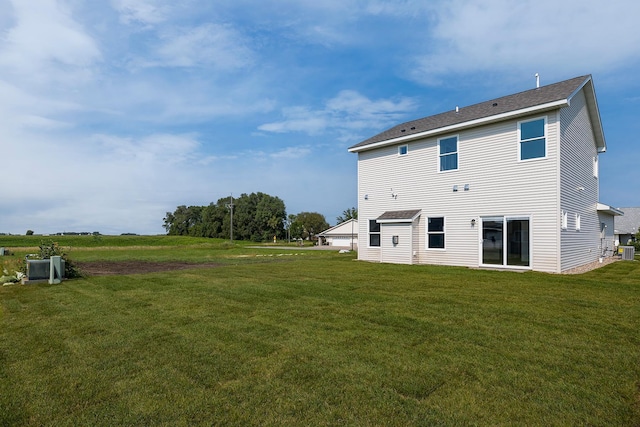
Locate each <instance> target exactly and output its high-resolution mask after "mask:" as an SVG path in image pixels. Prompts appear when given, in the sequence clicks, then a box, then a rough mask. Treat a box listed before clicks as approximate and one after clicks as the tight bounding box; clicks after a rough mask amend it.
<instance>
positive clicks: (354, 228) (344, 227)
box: [318, 218, 358, 236]
mask: <svg viewBox="0 0 640 427" xmlns="http://www.w3.org/2000/svg"><path fill="white" fill-rule="evenodd" d="M350 234H358V220H357V219H353V218H352V219H348V220H347V221H345V222H341V223H340V224H337V225H334V226H333V227H330V228H327V229H326V230H324V231H323V232H322V233H318V236H335V235H350Z"/></svg>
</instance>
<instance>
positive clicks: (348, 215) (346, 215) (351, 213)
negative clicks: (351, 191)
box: [336, 208, 358, 224]
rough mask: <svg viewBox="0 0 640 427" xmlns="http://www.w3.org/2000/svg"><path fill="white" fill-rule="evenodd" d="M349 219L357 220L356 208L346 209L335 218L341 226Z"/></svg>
mask: <svg viewBox="0 0 640 427" xmlns="http://www.w3.org/2000/svg"><path fill="white" fill-rule="evenodd" d="M350 219H358V209H356V208H347V209H345V210H344V211H342V215H340V216H339V217H337V218H336V221H337V222H338V224H341V223H343V222H345V221H349V220H350Z"/></svg>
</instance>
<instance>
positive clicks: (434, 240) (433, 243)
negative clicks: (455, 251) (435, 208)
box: [427, 216, 444, 249]
mask: <svg viewBox="0 0 640 427" xmlns="http://www.w3.org/2000/svg"><path fill="white" fill-rule="evenodd" d="M427 247H428V248H429V249H444V217H442V216H439V217H429V219H428V224H427Z"/></svg>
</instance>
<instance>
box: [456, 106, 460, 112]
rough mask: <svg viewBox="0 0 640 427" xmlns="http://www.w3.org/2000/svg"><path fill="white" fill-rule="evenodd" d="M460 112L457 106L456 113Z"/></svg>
mask: <svg viewBox="0 0 640 427" xmlns="http://www.w3.org/2000/svg"><path fill="white" fill-rule="evenodd" d="M458 111H460V110H459V109H458V106H457V105H456V113H457V112H458Z"/></svg>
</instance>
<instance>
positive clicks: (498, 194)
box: [349, 76, 622, 273]
mask: <svg viewBox="0 0 640 427" xmlns="http://www.w3.org/2000/svg"><path fill="white" fill-rule="evenodd" d="M349 151H350V152H353V153H357V154H358V215H359V218H360V227H359V236H360V238H361V240H362V243H361V244H360V246H359V248H358V258H359V259H361V260H367V261H380V262H393V263H406V264H442V265H459V266H467V267H493V268H505V269H514V270H537V271H546V272H554V273H559V272H563V271H566V270H569V269H572V268H576V267H579V266H581V265H584V264H587V263H590V262H593V261H596V260H598V258H599V257H601V256H604V255H611V254H612V253H613V246H614V237H613V218H614V216H616V215H621V214H622V212H621V211H620V210H618V209H615V208H612V207H610V206H607V205H604V204H601V203H598V191H599V188H598V187H599V186H598V174H599V171H598V163H599V162H598V156H599V154H601V153H604V152H605V151H606V142H605V137H604V133H603V130H602V124H601V120H600V112H599V110H598V104H597V100H596V94H595V90H594V87H593V81H592V78H591V76H582V77H576V78H573V79H570V80H566V81H562V82H559V83H555V84H551V85H548V86H543V87H539V88H536V89H532V90H528V91H525V92H520V93H517V94H514V95H509V96H505V97H502V98H498V99H494V100H491V101H487V102H482V103H479V104H475V105H471V106H469V107H464V108H459V109H458V108H457V107H456V109H455V110H452V111H448V112H445V113H442V114H438V115H435V116H430V117H425V118H422V119H418V120H415V121H411V122H407V123H404V124H401V125H398V126H395V127H393V128H391V129H389V130H387V131H384V132H382V133H380V134H378V135H376V136H373V137H372V138H369V139H367V140H365V141H363V142H361V143H359V144H356V145H354V146H352V147H350V148H349Z"/></svg>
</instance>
